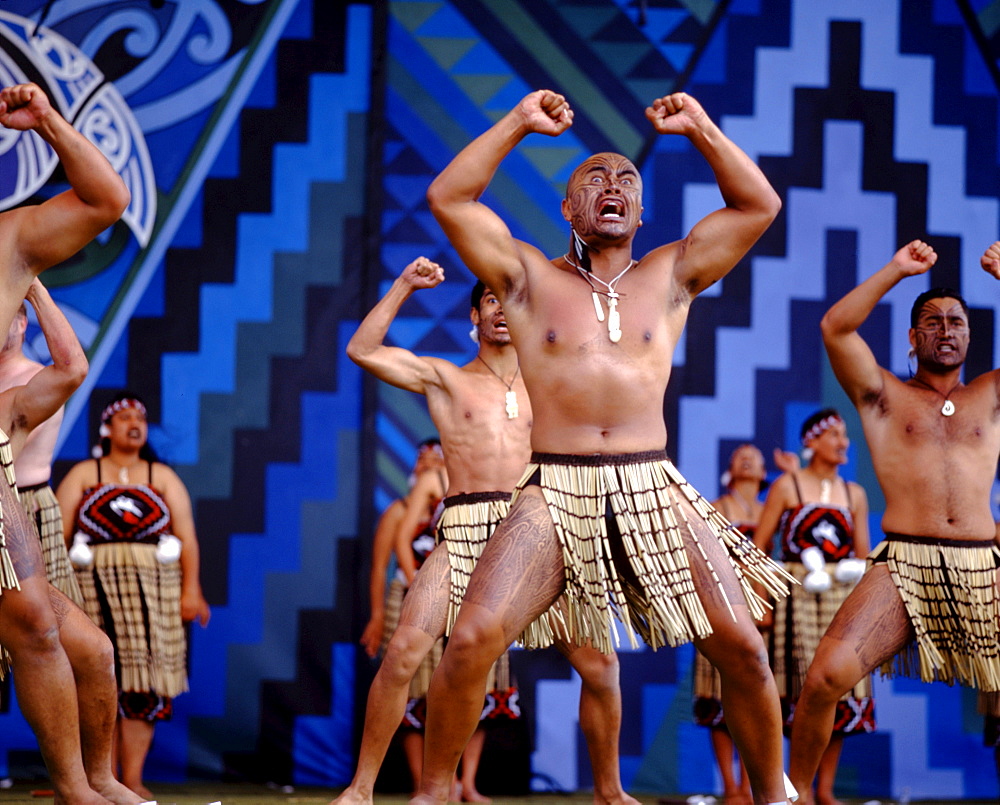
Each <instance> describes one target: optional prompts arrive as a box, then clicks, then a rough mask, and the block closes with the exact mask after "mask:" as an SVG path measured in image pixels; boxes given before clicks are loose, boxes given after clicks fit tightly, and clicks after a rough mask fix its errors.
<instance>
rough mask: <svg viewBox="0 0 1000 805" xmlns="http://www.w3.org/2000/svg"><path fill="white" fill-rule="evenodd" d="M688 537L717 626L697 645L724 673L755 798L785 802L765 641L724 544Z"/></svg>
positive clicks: (729, 710)
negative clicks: (758, 629) (751, 614)
mask: <svg viewBox="0 0 1000 805" xmlns="http://www.w3.org/2000/svg"><path fill="white" fill-rule="evenodd" d="M692 525H693V523H692ZM706 531H707V529H706ZM685 541H686V548H687V556H688V560H689V562H690V563H691V575H692V578H693V580H694V586H695V589H696V590H697V592H698V596H699V598H700V599H701V603H702V606H703V607H704V608H705V613H706V615H707V616H708V620H709V622H710V623H711V626H712V634H711V635H710V636H709V637H707V638H702V639H698V640H695V646H696V648H697V649H698V650H699V651H701V653H702V654H704V655H705V657H706V658H707V659H708V661H709V662H711V663H712V665H714V666H715V667H716V669H718V671H719V675H720V677H721V681H722V706H723V710H724V711H725V713H726V724H727V725H728V727H729V731H730V734H731V735H732V736H733V741H734V742H735V744H736V747H737V749H738V750H739V753H740V757H741V758H743V762H744V764H745V765H746V769H747V775H748V776H749V778H750V787H751V789H752V791H753V797H754V802H755V803H757V805H764V803H770V802H785V801H786V799H787V798H786V795H785V786H784V776H783V768H784V766H783V760H782V733H781V707H780V705H779V703H778V690H777V688H776V687H775V684H774V677H773V676H772V674H771V668H770V665H769V664H768V658H767V649H766V648H765V647H764V641H763V639H762V638H761V636H760V633H759V632H758V631H757V627H756V625H755V623H754V621H753V618H752V617H751V616H750V612H749V609H748V607H747V604H746V599H745V598H744V595H743V591H742V588H741V586H740V583H739V580H738V579H737V576H736V571H735V570H734V569H733V566H732V565H731V564H730V561H729V559H728V557H727V556H726V549H725V547H724V546H723V545H722V543H721V542H720V541H719V540H718V539H717V538H715V537H714V536H713V535H711V534H710V533H705V534H703V535H702V536H701V539H700V540H699V541H698V542H697V544H696V543H695V541H694V538H693V537H692V536H691V535H690V534H687V533H686V532H685ZM702 551H704V554H703V553H702ZM713 569H714V570H715V573H716V574H717V576H718V581H716V579H715V578H714V577H713V575H712V570H713ZM720 583H721V587H722V589H720ZM723 591H724V592H725V597H723ZM726 599H728V601H729V603H730V605H731V609H730V606H728V605H727V604H726Z"/></svg>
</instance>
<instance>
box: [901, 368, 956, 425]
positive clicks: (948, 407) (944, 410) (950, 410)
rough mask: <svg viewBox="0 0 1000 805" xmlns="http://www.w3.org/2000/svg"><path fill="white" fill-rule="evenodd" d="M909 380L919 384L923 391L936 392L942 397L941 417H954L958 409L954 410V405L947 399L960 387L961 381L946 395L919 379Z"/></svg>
mask: <svg viewBox="0 0 1000 805" xmlns="http://www.w3.org/2000/svg"><path fill="white" fill-rule="evenodd" d="M910 379H911V380H912V381H914V382H915V383H919V384H920V385H921V386H923V387H924V388H925V389H930V390H931V391H934V392H937V393H938V394H940V395H941V396H942V397H944V405H942V406H941V415H942V416H952V415H954V413H955V411H956V410H958V409H956V408H955V403H953V402H952V401H951V400H950V399H949V398H950V397H951V395H952V394H953V393H954V392H955V389H957V388H958V387H959V386H961V385H962V381H961V380H959V381H958V382H957V383H956V384H955V385H954V386H952V387H951V391H949V392H948V393H947V394H945V393H944V392H942V391H938V389H936V388H934V386H932V385H931V384H930V383H926V382H924V381H923V380H921V379H920V378H919V377H911V378H910Z"/></svg>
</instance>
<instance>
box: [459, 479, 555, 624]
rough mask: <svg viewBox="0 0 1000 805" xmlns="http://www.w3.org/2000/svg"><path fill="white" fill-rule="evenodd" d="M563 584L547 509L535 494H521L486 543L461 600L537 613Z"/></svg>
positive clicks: (498, 610) (553, 529) (491, 608)
mask: <svg viewBox="0 0 1000 805" xmlns="http://www.w3.org/2000/svg"><path fill="white" fill-rule="evenodd" d="M564 585H565V575H564V569H563V560H562V548H561V547H560V545H559V541H558V540H557V539H556V536H555V527H554V526H553V524H552V517H551V516H550V515H549V510H548V508H547V507H546V505H545V503H544V502H543V501H542V500H540V499H538V498H537V497H535V496H534V495H524V496H522V497H521V498H519V499H518V501H517V503H516V504H515V505H514V508H512V509H511V512H510V514H509V515H508V516H507V518H506V519H505V520H504V521H503V523H501V524H500V526H499V527H498V528H497V531H496V533H495V534H494V535H493V537H492V538H491V539H490V541H489V543H487V545H486V549H485V550H484V551H483V555H482V557H481V558H480V560H479V563H478V564H477V565H476V570H475V572H474V573H473V575H472V580H471V582H470V583H469V591H468V593H467V594H466V596H465V600H467V601H470V602H472V603H474V604H477V605H479V606H482V607H485V608H486V609H488V610H490V611H491V612H493V613H499V612H501V611H502V610H504V609H507V608H510V607H513V608H515V609H516V611H517V612H519V613H534V612H538V613H541V612H543V611H544V610H546V609H547V608H548V607H549V606H550V605H551V604H552V602H553V601H554V600H555V598H556V597H558V595H559V593H561V592H562V589H563V586H564Z"/></svg>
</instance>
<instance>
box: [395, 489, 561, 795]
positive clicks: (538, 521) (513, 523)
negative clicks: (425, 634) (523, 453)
mask: <svg viewBox="0 0 1000 805" xmlns="http://www.w3.org/2000/svg"><path fill="white" fill-rule="evenodd" d="M563 573H564V571H563V559H562V548H561V546H560V545H559V541H558V539H557V538H556V534H555V527H554V526H553V524H552V518H551V517H550V516H549V512H548V509H547V507H546V505H545V502H544V501H543V500H542V497H541V490H539V489H538V488H537V487H528V488H527V489H525V490H524V491H523V492H522V493H521V494H520V496H519V497H518V498H517V500H516V501H515V503H514V505H513V507H512V508H511V511H510V514H508V515H507V517H506V518H505V519H504V521H503V522H502V523H501V524H500V526H499V527H498V528H497V530H496V532H495V533H494V534H493V536H492V537H491V538H490V541H489V542H488V543H487V545H486V548H485V550H484V551H483V555H482V556H481V557H480V559H479V562H478V563H477V564H476V569H475V571H474V572H473V574H472V578H471V580H470V582H469V589H468V591H467V593H466V595H465V600H464V603H463V604H462V608H461V610H460V611H459V615H458V620H457V621H456V623H455V626H454V628H453V629H452V632H451V637H450V638H449V639H448V645H447V647H446V648H445V652H444V657H443V658H442V660H441V664H440V665H439V666H438V668H437V671H435V672H434V677H433V678H432V680H431V688H430V692H429V693H428V695H427V730H426V745H425V748H424V778H423V783H422V786H421V790H420V794H419V795H418V796H417V797H416V798H415V801H418V802H428V803H430V802H446V801H447V799H448V793H449V791H450V790H451V781H452V778H453V776H454V774H455V769H456V768H457V766H458V761H459V757H460V756H461V754H462V749H463V748H464V747H465V745H466V743H467V742H468V740H469V738H470V736H471V735H472V733H473V731H474V730H475V728H476V725H477V724H478V723H479V715H480V713H481V712H482V707H483V698H484V697H485V695H486V680H487V677H488V675H489V670H490V667H491V666H492V665H493V663H494V662H496V660H497V658H498V657H499V656H500V655H501V654H503V652H504V651H506V649H507V647H508V646H509V645H510V644H511V643H513V642H514V640H516V639H517V637H518V635H519V634H520V633H521V632H522V631H523V630H524V628H525V627H526V626H527V625H528V624H529V623H531V622H532V621H533V620H534V619H535V618H537V617H538V616H539V615H541V614H542V613H543V612H545V611H546V610H548V608H549V607H551V606H552V604H553V603H554V602H555V600H556V599H557V598H558V597H559V595H560V594H561V593H562V591H563V588H564V586H565V579H564V576H563Z"/></svg>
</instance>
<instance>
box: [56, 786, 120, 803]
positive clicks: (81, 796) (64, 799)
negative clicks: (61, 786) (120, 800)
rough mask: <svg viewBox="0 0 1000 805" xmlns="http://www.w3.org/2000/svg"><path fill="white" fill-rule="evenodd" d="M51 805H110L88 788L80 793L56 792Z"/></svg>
mask: <svg viewBox="0 0 1000 805" xmlns="http://www.w3.org/2000/svg"><path fill="white" fill-rule="evenodd" d="M52 801H53V805H111V803H110V802H109V801H108V800H106V799H105V798H104V797H102V796H101V795H100V794H98V793H97V792H96V791H92V790H91V789H90V788H88V789H86V790H85V791H80V792H67V793H65V794H60V793H59V792H58V791H56V793H55V797H54V798H53V800H52Z"/></svg>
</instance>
